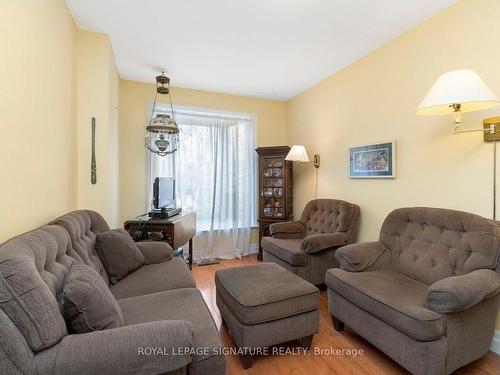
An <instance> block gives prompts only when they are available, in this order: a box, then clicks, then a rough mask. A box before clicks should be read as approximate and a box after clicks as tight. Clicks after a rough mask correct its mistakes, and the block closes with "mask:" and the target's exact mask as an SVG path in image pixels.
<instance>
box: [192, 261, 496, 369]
mask: <svg viewBox="0 0 500 375" xmlns="http://www.w3.org/2000/svg"><path fill="white" fill-rule="evenodd" d="M254 263H258V261H257V256H255V255H252V256H248V257H243V258H242V259H231V260H221V262H220V264H216V265H210V266H203V267H198V266H195V265H193V277H194V279H195V280H196V285H197V287H198V289H199V290H200V291H201V293H202V295H203V298H204V299H205V301H206V303H207V305H208V308H209V309H210V312H211V313H212V316H213V317H214V321H215V323H216V325H217V328H218V329H219V332H220V335H221V338H222V341H223V343H224V345H225V346H226V347H234V342H233V340H232V339H231V337H230V336H229V333H228V331H227V327H226V326H225V324H223V323H222V320H221V317H220V314H219V310H218V309H217V305H216V302H215V280H214V277H215V271H216V270H218V269H222V268H227V267H236V266H243V265H246V264H254ZM319 324H320V330H319V333H317V334H316V335H314V339H313V342H312V347H311V351H309V352H308V353H307V354H301V355H293V356H292V355H290V356H278V355H274V356H271V355H269V356H262V357H256V358H255V360H254V361H253V365H252V367H251V368H249V369H247V370H244V369H243V366H242V365H241V362H240V360H239V358H237V357H236V356H232V355H230V356H228V357H227V360H226V363H227V374H228V375H238V374H245V375H260V374H265V375H268V374H271V375H275V374H276V375H281V374H283V375H311V374H314V375H327V374H328V375H350V374H352V375H397V374H409V373H408V371H406V370H405V369H404V368H402V367H401V366H399V365H398V364H397V363H396V362H394V361H393V360H391V359H390V358H389V357H387V356H386V355H385V354H384V353H382V352H381V351H380V350H378V349H377V348H375V347H374V346H373V345H371V344H370V343H369V342H367V341H366V340H364V339H363V338H362V337H360V336H358V335H356V334H355V333H354V332H352V331H351V330H350V329H349V327H348V326H346V329H345V331H343V332H337V331H335V329H334V328H333V324H332V321H331V319H330V314H329V313H328V296H327V293H326V290H322V291H321V296H320V322H319ZM290 345H298V344H297V343H295V344H293V343H292V344H288V346H290ZM315 348H322V349H329V348H340V349H342V348H356V349H363V351H364V353H363V355H360V356H357V357H355V358H354V357H353V356H334V355H327V354H320V355H314V350H315ZM499 373H500V356H499V355H496V354H495V353H492V352H488V354H486V355H485V356H484V357H483V358H481V359H479V360H477V361H475V362H473V363H471V364H470V365H468V366H466V367H463V368H461V369H459V370H458V371H456V372H455V374H457V375H466V374H478V375H497V374H499Z"/></svg>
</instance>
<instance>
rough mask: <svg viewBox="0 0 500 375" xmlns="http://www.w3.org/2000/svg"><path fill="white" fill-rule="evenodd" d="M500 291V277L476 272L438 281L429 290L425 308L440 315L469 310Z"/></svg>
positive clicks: (489, 273)
mask: <svg viewBox="0 0 500 375" xmlns="http://www.w3.org/2000/svg"><path fill="white" fill-rule="evenodd" d="M499 291H500V275H498V273H496V272H495V271H493V270H487V269H482V270H476V271H472V272H469V273H467V274H464V275H459V276H450V277H447V278H444V279H441V280H438V281H436V282H435V283H434V284H432V285H431V286H430V287H429V289H427V296H426V301H425V305H424V306H425V307H426V308H428V309H429V310H432V311H435V312H437V313H440V314H444V313H452V312H458V311H463V310H466V309H468V308H469V307H472V306H474V305H476V304H478V303H479V302H481V301H482V300H483V299H486V298H489V297H492V296H493V295H495V294H497V293H498V292H499Z"/></svg>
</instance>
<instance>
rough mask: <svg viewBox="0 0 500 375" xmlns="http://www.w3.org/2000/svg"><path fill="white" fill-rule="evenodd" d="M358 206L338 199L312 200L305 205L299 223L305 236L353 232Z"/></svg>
mask: <svg viewBox="0 0 500 375" xmlns="http://www.w3.org/2000/svg"><path fill="white" fill-rule="evenodd" d="M359 211H360V209H359V206H357V205H355V204H353V203H349V202H346V201H342V200H338V199H314V200H312V201H310V202H309V203H307V204H306V206H305V207H304V211H302V215H301V216H300V221H301V222H303V223H304V225H305V227H306V233H305V234H306V236H309V235H311V234H318V233H333V232H353V231H354V230H355V229H356V228H357V221H358V217H359Z"/></svg>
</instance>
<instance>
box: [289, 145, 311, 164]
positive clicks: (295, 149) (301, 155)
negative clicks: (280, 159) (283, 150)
mask: <svg viewBox="0 0 500 375" xmlns="http://www.w3.org/2000/svg"><path fill="white" fill-rule="evenodd" d="M285 160H289V161H300V162H304V163H306V162H308V161H309V156H307V152H306V148H305V147H304V146H301V145H293V146H292V149H291V150H290V152H288V154H287V155H286V157H285Z"/></svg>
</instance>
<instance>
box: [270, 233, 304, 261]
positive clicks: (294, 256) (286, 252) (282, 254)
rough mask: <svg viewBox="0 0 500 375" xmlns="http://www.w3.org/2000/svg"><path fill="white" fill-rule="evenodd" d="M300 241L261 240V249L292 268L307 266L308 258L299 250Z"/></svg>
mask: <svg viewBox="0 0 500 375" xmlns="http://www.w3.org/2000/svg"><path fill="white" fill-rule="evenodd" d="M301 243H302V239H300V238H293V239H292V238H287V239H281V238H272V237H263V238H262V248H263V249H264V250H266V251H268V252H270V253H271V254H273V255H274V256H276V257H278V258H280V259H283V260H284V261H285V262H287V263H289V264H291V265H294V266H307V265H308V263H309V258H308V255H307V254H306V253H304V252H303V251H302V248H301Z"/></svg>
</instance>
